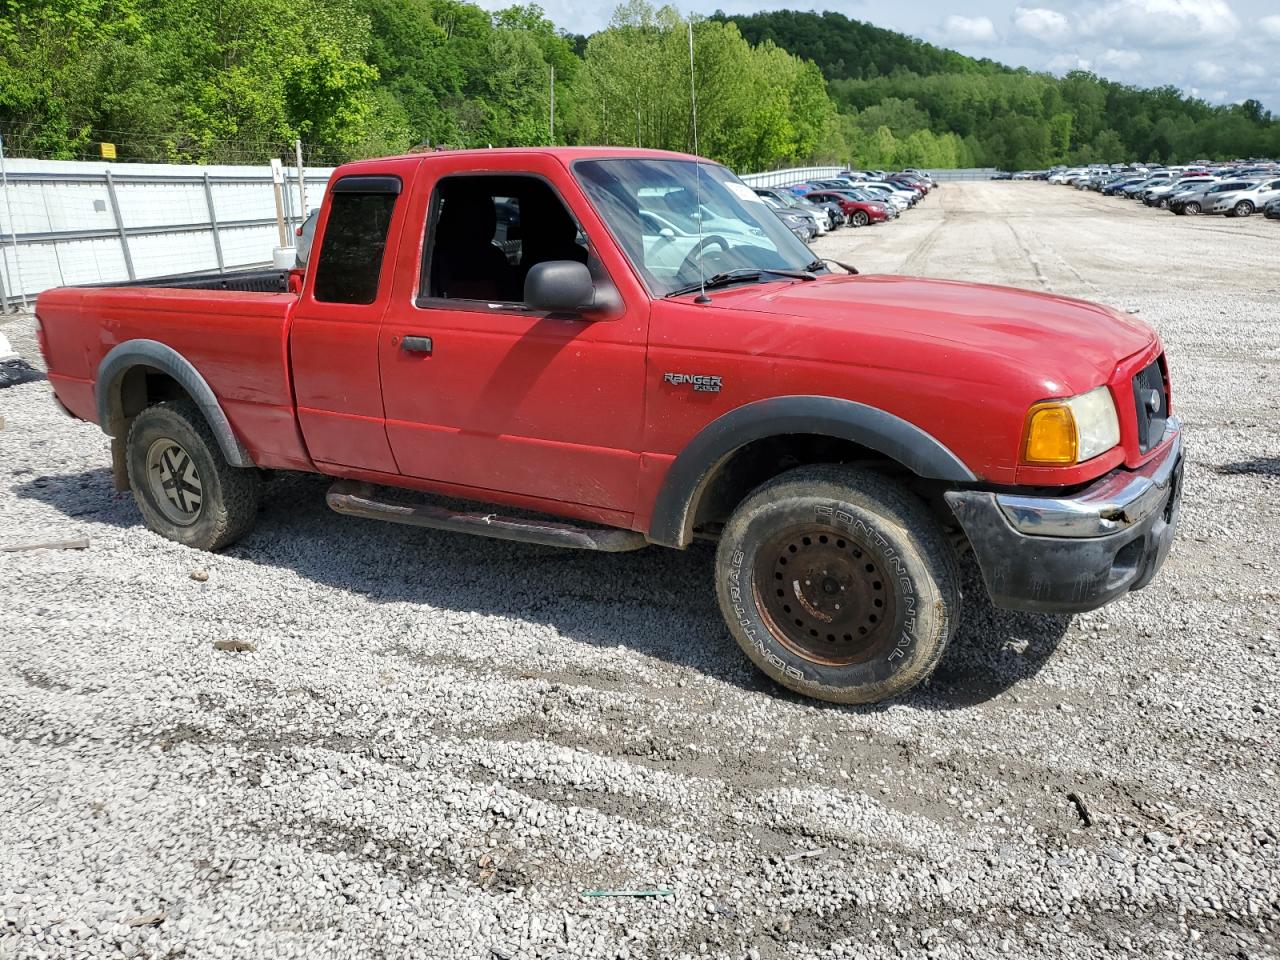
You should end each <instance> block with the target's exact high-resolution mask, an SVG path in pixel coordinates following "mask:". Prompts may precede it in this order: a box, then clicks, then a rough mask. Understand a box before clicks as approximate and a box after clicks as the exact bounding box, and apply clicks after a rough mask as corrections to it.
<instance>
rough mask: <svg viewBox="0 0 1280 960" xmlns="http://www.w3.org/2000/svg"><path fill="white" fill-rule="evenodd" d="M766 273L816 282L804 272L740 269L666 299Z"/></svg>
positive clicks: (681, 289)
mask: <svg viewBox="0 0 1280 960" xmlns="http://www.w3.org/2000/svg"><path fill="white" fill-rule="evenodd" d="M766 273H771V274H774V275H776V276H779V277H793V278H795V279H796V280H817V279H818V278H817V277H815V276H814V275H813V274H812V273H809V272H807V271H806V270H784V269H782V268H774V267H741V268H739V269H737V270H726V271H725V272H724V273H717V274H713V275H712V276H709V277H707V279H706V280H705V281H700V282H698V283H691V284H689V285H688V286H684V287H680V288H679V289H677V290H672V291H671V292H670V293H668V294H667V296H668V297H682V296H684V295H685V294H686V293H696V292H698V291H699V290H702V289H704V288H705V289H707V290H711V289H713V288H715V287H727V286H729V284H731V283H746V282H747V281H754V280H759V279H760V278H761V277H762V276H764V275H765V274H766Z"/></svg>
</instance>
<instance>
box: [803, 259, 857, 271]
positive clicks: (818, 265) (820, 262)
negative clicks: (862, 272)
mask: <svg viewBox="0 0 1280 960" xmlns="http://www.w3.org/2000/svg"><path fill="white" fill-rule="evenodd" d="M828 263H834V264H835V265H836V266H837V267H839V268H840V269H841V270H844V271H845V272H847V273H857V272H858V268H857V267H854V266H851V265H849V264H847V263H841V262H840V261H839V260H832V259H831V258H830V257H822V258H819V259H817V260H815V261H813V263H811V264H809V265H808V266H807V267H805V269H806V270H810V271H812V270H821V269H822V268H823V267H825V266H826V265H827V264H828Z"/></svg>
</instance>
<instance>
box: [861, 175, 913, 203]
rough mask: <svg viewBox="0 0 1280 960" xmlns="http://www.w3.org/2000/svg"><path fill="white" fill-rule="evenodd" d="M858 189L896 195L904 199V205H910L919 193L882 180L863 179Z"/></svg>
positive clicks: (891, 195)
mask: <svg viewBox="0 0 1280 960" xmlns="http://www.w3.org/2000/svg"><path fill="white" fill-rule="evenodd" d="M858 189H860V190H867V189H871V190H875V191H877V192H879V193H884V194H885V195H886V196H890V197H897V198H898V199H900V200H902V201H904V203H905V204H906V206H908V207H909V206H911V205H912V204H914V203H915V202H916V200H918V199H919V197H920V194H918V193H917V192H916V191H914V190H903V189H902V188H901V187H899V186H897V185H896V184H893V183H886V182H885V181H884V180H864V181H862V183H860V184H858Z"/></svg>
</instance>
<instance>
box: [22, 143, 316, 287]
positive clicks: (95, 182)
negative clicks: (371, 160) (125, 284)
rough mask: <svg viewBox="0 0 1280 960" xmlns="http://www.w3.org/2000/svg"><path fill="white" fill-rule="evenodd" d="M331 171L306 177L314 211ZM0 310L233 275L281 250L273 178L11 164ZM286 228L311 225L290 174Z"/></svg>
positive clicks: (148, 167)
mask: <svg viewBox="0 0 1280 960" xmlns="http://www.w3.org/2000/svg"><path fill="white" fill-rule="evenodd" d="M331 172H332V171H331V170H330V169H327V168H326V169H313V170H307V171H306V174H305V177H304V180H305V182H306V194H307V206H308V207H310V208H314V207H318V206H319V205H320V201H321V199H322V197H323V196H324V191H325V188H326V186H327V184H328V181H329V174H330V173H331ZM0 193H3V196H0V310H2V309H6V308H8V307H9V306H10V305H18V304H25V303H28V302H30V301H31V300H33V299H34V298H35V296H36V294H38V293H40V291H42V290H47V289H49V288H50V287H56V286H62V285H65V284H75V283H97V282H101V281H120V280H139V279H145V278H147V277H159V276H167V275H170V274H182V273H200V272H204V271H212V270H233V269H238V268H240V267H249V266H256V265H260V264H265V263H269V262H270V261H271V251H272V249H273V248H274V247H276V246H278V245H279V242H280V241H279V233H278V228H277V226H276V208H275V197H274V193H273V189H272V182H271V168H270V167H268V166H265V165H264V166H261V167H233V166H180V165H176V164H148V163H129V164H118V163H82V162H73V161H59V160H24V159H14V158H9V159H8V160H7V162H6V164H5V178H4V182H3V185H2V186H0ZM284 211H285V218H286V220H287V221H288V223H289V226H290V228H291V229H290V236H291V237H292V228H293V227H295V226H297V225H298V224H299V223H301V222H302V220H303V219H304V218H305V216H306V212H305V211H303V210H302V207H301V203H300V200H299V196H298V179H297V172H296V171H295V170H292V169H289V168H286V169H285V188H284Z"/></svg>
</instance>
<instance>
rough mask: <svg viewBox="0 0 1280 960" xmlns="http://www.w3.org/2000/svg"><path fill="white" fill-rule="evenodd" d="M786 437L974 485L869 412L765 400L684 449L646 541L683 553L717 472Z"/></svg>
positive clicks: (925, 443)
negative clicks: (838, 444) (823, 440)
mask: <svg viewBox="0 0 1280 960" xmlns="http://www.w3.org/2000/svg"><path fill="white" fill-rule="evenodd" d="M786 434H812V435H817V436H827V437H834V438H837V439H840V440H851V441H853V442H854V443H858V444H861V445H862V446H864V447H867V448H869V449H871V450H875V451H876V452H878V453H882V454H884V455H885V456H886V457H889V458H890V459H891V460H896V461H897V462H898V463H900V464H902V465H903V466H905V467H906V468H907V469H908V470H910V471H912V472H913V473H915V474H916V475H917V476H920V477H926V478H929V479H933V480H948V481H951V482H954V483H973V482H974V481H976V480H977V479H978V478H977V477H976V476H975V475H974V474H973V471H971V470H970V469H969V468H968V467H966V466H965V465H964V463H963V461H961V460H960V458H959V457H957V456H956V455H955V454H954V453H952V452H951V451H950V450H949V449H947V447H946V446H944V445H943V444H942V443H941V442H939V441H938V440H937V439H936V438H934V437H933V436H931V435H930V434H928V433H926V432H925V431H924V430H922V429H920V428H919V427H917V426H916V425H915V424H913V423H909V422H908V421H906V420H903V419H902V418H901V417H897V416H894V415H893V414H892V413H888V412H886V411H884V410H881V409H879V408H877V407H872V406H868V405H867V404H865V403H856V402H854V401H852V400H841V399H839V398H836V397H823V396H787V397H771V398H769V399H767V400H756V401H754V402H753V403H748V404H746V405H745V406H741V407H738V408H737V409H734V410H730V411H729V412H728V413H726V414H724V415H722V416H720V417H717V418H716V419H715V420H713V421H711V423H709V424H707V426H705V427H704V428H703V429H702V431H701V432H699V433H698V434H697V435H696V436H695V437H694V438H693V439H692V440H690V441H689V443H688V444H686V445H685V448H684V450H682V451H681V452H680V454H679V456H677V457H676V459H675V461H674V462H673V463H672V464H671V467H670V469H669V470H668V471H667V475H666V478H665V479H664V480H663V482H662V489H661V490H659V491H658V497H657V499H656V501H655V502H654V508H653V519H652V520H651V522H650V525H649V526H650V530H649V539H650V540H651V541H653V542H654V543H659V544H662V545H664V546H669V547H686V546H688V545H689V543H690V542H692V540H693V518H694V516H695V515H696V513H697V506H698V503H699V502H700V501H701V499H702V494H703V493H704V492H705V490H706V488H707V485H708V483H709V481H710V480H711V478H712V477H714V476H715V474H716V472H717V471H718V469H719V467H720V466H721V465H722V464H723V463H724V462H725V461H726V460H728V459H729V457H730V456H731V455H733V454H734V453H735V452H736V451H738V450H739V449H741V448H742V447H744V446H745V445H746V444H748V443H751V442H752V441H754V440H763V439H765V438H766V437H775V436H783V435H786Z"/></svg>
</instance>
